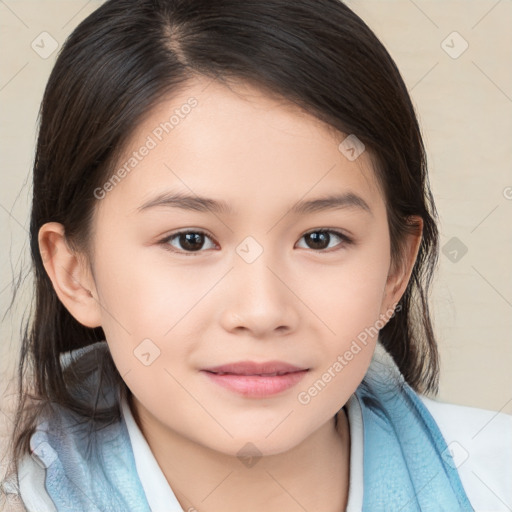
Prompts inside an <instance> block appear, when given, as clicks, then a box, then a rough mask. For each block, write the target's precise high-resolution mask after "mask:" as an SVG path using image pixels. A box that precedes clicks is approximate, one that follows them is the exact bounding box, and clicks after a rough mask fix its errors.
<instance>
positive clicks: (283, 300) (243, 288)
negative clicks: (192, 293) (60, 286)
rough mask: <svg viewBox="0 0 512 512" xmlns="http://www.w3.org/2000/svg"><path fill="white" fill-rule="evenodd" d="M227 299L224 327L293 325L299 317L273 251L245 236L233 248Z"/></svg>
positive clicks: (255, 328) (266, 328)
mask: <svg viewBox="0 0 512 512" xmlns="http://www.w3.org/2000/svg"><path fill="white" fill-rule="evenodd" d="M236 253H237V254H236V255H235V258H234V260H233V261H234V264H233V267H234V268H233V271H232V272H231V281H230V284H229V285H228V286H229V288H230V290H229V291H228V295H229V296H230V297H229V300H228V301H227V302H226V308H227V309H226V310H225V311H224V313H225V316H224V318H225V319H227V320H226V321H227V324H228V325H227V327H228V328H230V329H232V328H235V327H245V328H247V329H249V330H252V331H254V332H256V331H258V332H260V334H261V333H263V331H269V330H270V331H272V330H275V329H277V328H281V329H282V328H284V327H287V328H288V329H290V328H294V326H295V323H296V321H297V319H298V314H297V311H296V308H297V304H296V302H294V300H293V297H294V295H293V293H291V292H290V290H289V289H288V288H287V286H286V285H285V282H286V278H285V277H284V276H280V275H279V274H280V270H279V269H280V268H282V265H280V263H279V261H277V260H276V257H274V254H275V253H274V252H273V251H271V250H270V249H267V248H265V247H264V246H263V244H261V243H260V242H259V241H258V240H256V239H255V238H254V237H251V236H248V237H247V238H246V239H244V240H243V241H242V242H241V243H240V244H239V245H238V246H237V247H236Z"/></svg>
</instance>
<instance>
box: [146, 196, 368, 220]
mask: <svg viewBox="0 0 512 512" xmlns="http://www.w3.org/2000/svg"><path fill="white" fill-rule="evenodd" d="M161 206H164V207H168V208H180V209H182V210H192V211H197V212H213V213H218V214H225V215H233V214H234V211H233V209H232V208H231V206H229V204H228V203H226V202H225V201H220V200H216V199H211V198H209V197H202V196H197V195H195V196H191V195H187V194H184V193H173V192H164V193H162V194H159V195H158V196H156V197H155V198H153V199H150V200H148V201H146V202H145V203H144V204H142V205H141V206H139V207H138V208H137V211H144V210H147V209H150V208H155V207H161ZM337 209H359V210H361V211H364V212H367V213H369V214H370V215H373V212H372V210H371V208H370V207H369V205H368V203H367V202H366V201H365V200H364V199H363V198H362V197H360V196H358V195H357V194H355V193H353V192H345V193H343V194H338V195H328V196H325V197H319V198H317V199H311V200H308V201H304V200H302V201H298V202H297V203H295V204H294V205H293V206H292V207H290V209H289V211H290V212H291V213H292V214H296V215H305V214H307V213H315V212H320V211H326V210H337Z"/></svg>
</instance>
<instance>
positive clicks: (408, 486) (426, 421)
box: [355, 347, 473, 512]
mask: <svg viewBox="0 0 512 512" xmlns="http://www.w3.org/2000/svg"><path fill="white" fill-rule="evenodd" d="M355 395H356V397H357V398H358V400H359V403H360V405H361V411H362V416H363V445H364V455H363V479H364V494H363V511H368V512H379V511H383V512H388V511H397V512H399V511H400V512H417V511H418V512H419V511H421V512H445V511H446V512H459V511H461V512H469V511H473V507H472V506H471V503H470V502H469V499H468V497H467V495H466V492H465V491H464V488H463V486H462V482H461V480H460V477H459V474H458V472H457V469H456V466H455V463H454V461H453V458H452V455H451V453H450V450H449V448H448V446H447V444H446V441H445V439H444V438H443V436H442V434H441V431H440V430H439V427H438V426H437V424H436V422H435V420H434V418H433V417H432V415H431V414H430V412H429V411H428V409H427V408H426V407H425V405H424V404H423V402H421V400H420V399H419V397H418V395H417V394H416V392H415V391H414V390H413V389H412V388H411V387H410V386H409V384H407V382H406V381H405V380H404V378H403V376H402V375H401V373H400V372H399V370H398V367H397V366H396V365H395V364H394V362H393V360H392V358H391V356H390V355H389V354H388V353H387V352H386V351H385V350H384V348H383V347H378V350H376V354H375V356H374V358H373V359H372V363H371V365H370V367H369V369H368V371H367V373H366V375H365V377H364V379H363V381H362V382H361V384H360V385H359V386H358V388H357V389H356V391H355Z"/></svg>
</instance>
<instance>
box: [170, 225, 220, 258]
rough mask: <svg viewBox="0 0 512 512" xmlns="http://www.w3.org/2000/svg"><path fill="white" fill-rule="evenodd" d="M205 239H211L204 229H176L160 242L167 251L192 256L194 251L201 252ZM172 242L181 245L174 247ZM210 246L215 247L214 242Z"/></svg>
mask: <svg viewBox="0 0 512 512" xmlns="http://www.w3.org/2000/svg"><path fill="white" fill-rule="evenodd" d="M206 239H208V240H212V239H211V238H210V237H209V236H208V235H207V234H206V233H205V232H204V231H200V230H194V231H192V230H190V231H178V232H177V233H173V234H172V235H170V236H168V237H166V238H164V239H163V240H161V242H160V243H161V244H163V246H164V248H165V249H167V250H169V251H173V252H181V253H183V254H185V255H186V256H193V255H194V253H195V252H201V249H202V248H203V246H204V243H205V240H206ZM173 242H175V243H177V244H179V245H180V246H181V247H178V248H175V247H176V246H175V245H173ZM212 246H213V247H216V246H215V244H214V243H213V244H212Z"/></svg>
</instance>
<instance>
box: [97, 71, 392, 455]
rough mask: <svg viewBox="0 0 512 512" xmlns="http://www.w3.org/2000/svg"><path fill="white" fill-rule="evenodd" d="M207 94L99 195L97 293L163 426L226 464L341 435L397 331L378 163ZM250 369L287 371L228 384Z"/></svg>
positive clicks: (276, 107)
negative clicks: (385, 328) (392, 324)
mask: <svg viewBox="0 0 512 512" xmlns="http://www.w3.org/2000/svg"><path fill="white" fill-rule="evenodd" d="M207 84H208V82H207V81H205V80H200V79H197V80H196V81H194V82H193V83H191V84H190V87H189V88H188V89H187V90H186V91H185V92H183V93H182V94H180V95H179V96H175V97H173V98H172V99H171V100H168V101H165V102H162V103H160V104H159V105H158V106H157V107H156V108H155V109H154V110H153V111H152V112H151V113H150V114H149V115H148V117H147V118H146V119H145V121H144V122H143V123H142V124H141V125H140V126H139V127H138V128H137V130H136V132H135V134H134V136H133V138H132V140H131V143H130V146H129V148H128V150H127V152H126V155H125V157H124V158H123V159H121V160H120V161H119V162H118V165H117V167H116V173H117V175H116V176H117V178H114V177H112V178H111V179H110V180H109V182H108V183H105V186H104V187H102V188H101V190H99V189H97V191H96V193H95V194H96V196H97V197H98V202H97V208H96V211H95V218H94V239H93V242H92V243H93V252H94V255H95V257H94V259H93V261H92V262H91V265H92V269H93V274H94V291H93V293H94V295H95V297H97V300H98V301H99V303H100V304H101V308H100V311H99V314H100V315H101V325H102V327H103V330H104V332H105V335H106V339H107V342H108V344H109V347H110V349H111V352H112V355H113V358H114V361H115V364H116V366H117V367H118V369H119V372H120V373H121V375H122V376H123V378H124V380H125V382H126V384H127V385H128V387H129V388H130V390H131V391H132V393H133V395H134V397H135V403H136V406H137V408H138V410H139V411H141V413H143V414H144V415H145V417H146V418H151V420H152V421H154V422H155V424H156V423H157V424H158V425H160V427H161V428H164V429H167V430H168V431H170V432H173V433H175V434H177V435H180V436H183V437H184V438H187V439H189V440H191V441H193V442H195V443H199V444H201V445H203V446H207V447H209V448H212V449H215V450H218V451H221V452H224V453H226V454H236V453H237V452H238V450H240V447H241V446H243V445H244V444H245V443H247V442H252V443H255V444H256V445H257V447H258V449H259V450H260V452H262V453H263V454H275V453H279V452H282V451H284V450H287V449H290V448H292V447H293V446H296V445H298V444H299V443H301V442H302V441H304V440H305V439H306V438H307V437H308V436H310V435H311V434H312V433H314V432H315V431H316V430H318V429H319V428H320V427H321V426H322V425H325V423H326V422H328V421H330V420H332V418H333V416H334V415H335V414H336V412H337V411H338V410H339V409H340V408H341V407H342V406H343V405H344V404H345V403H346V401H347V399H348V398H349V397H350V395H351V394H352V393H353V392H354V391H355V389H356V388H357V386H358V385H359V383H360V382H361V380H362V378H363V376H364V374H365V372H366V370H367V368H368V365H369V363H370V360H371V356H372V353H373V350H374V347H375V343H376V336H375V334H374V333H375V332H376V329H375V328H374V327H375V326H377V328H379V327H382V325H384V323H385V322H384V321H383V318H384V315H386V314H387V315H388V317H389V316H390V315H391V311H390V307H391V306H392V302H394V301H391V300H390V298H389V296H388V295H387V284H388V273H389V270H390V263H391V261H390V240H389V232H388V224H387V217H386V210H385V204H384V198H383V197H382V195H381V193H380V191H379V189H378V187H377V183H376V180H375V177H374V175H373V170H372V167H371V162H370V158H369V156H368V154H367V152H363V153H362V154H361V155H360V156H359V157H358V158H357V159H356V160H353V159H349V158H347V156H346V155H347V153H344V152H342V151H341V150H340V149H339V144H340V143H341V142H342V141H343V140H344V138H345V137H346V135H343V134H337V135H335V134H334V133H333V131H332V129H329V128H328V127H326V126H325V125H323V124H322V123H321V122H319V121H318V120H316V119H315V118H313V117H311V116H309V115H307V114H305V113H303V112H301V111H299V110H298V109H296V108H295V107H293V106H290V105H287V104H286V103H285V102H283V101H278V100H276V99H272V98H270V97H268V96H265V95H263V94H262V93H260V92H258V90H256V89H253V88H251V87H249V86H247V85H242V84H238V85H237V86H236V87H233V88H228V87H226V86H223V85H221V84H219V83H217V82H212V83H210V84H209V85H208V86H207V87H206V85H207ZM173 116H174V117H173ZM143 148H146V149H143ZM122 169H124V171H125V172H123V171H122ZM179 195H181V196H191V199H187V200H185V199H183V198H182V200H181V201H178V200H177V199H176V198H177V196H179ZM172 196H174V199H172ZM327 196H329V197H332V196H340V198H341V199H339V200H338V201H337V202H336V203H335V204H332V203H331V204H330V206H329V204H328V203H327V202H324V203H322V202H320V201H318V200H319V199H325V198H326V197H327ZM199 197H201V198H209V199H211V200H212V201H215V203H214V202H207V203H203V202H201V201H199ZM166 198H167V199H166ZM311 201H316V202H313V203H310V202H311ZM217 203H218V204H217ZM308 204H309V206H308ZM205 205H206V206H205ZM388 317H387V318H388ZM372 327H373V329H371V328H372ZM368 333H370V334H368ZM372 334H373V336H372ZM276 361H277V362H280V363H281V366H273V365H272V363H273V362H274V363H275V362H276ZM239 362H252V363H256V364H260V363H261V364H264V363H270V364H269V366H261V367H259V366H256V367H254V366H253V367H251V366H245V367H244V366H236V365H235V366H231V367H228V368H221V370H217V373H215V372H214V371H211V370H212V369H215V367H219V366H223V365H231V364H233V363H239ZM207 369H210V371H206V370H207ZM219 371H220V372H222V371H224V372H228V373H229V372H232V373H234V374H237V375H233V374H232V375H222V374H221V373H219ZM276 371H281V372H286V374H284V375H275V376H271V375H268V373H272V372H276ZM263 374H266V375H263ZM250 375H252V376H250Z"/></svg>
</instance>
